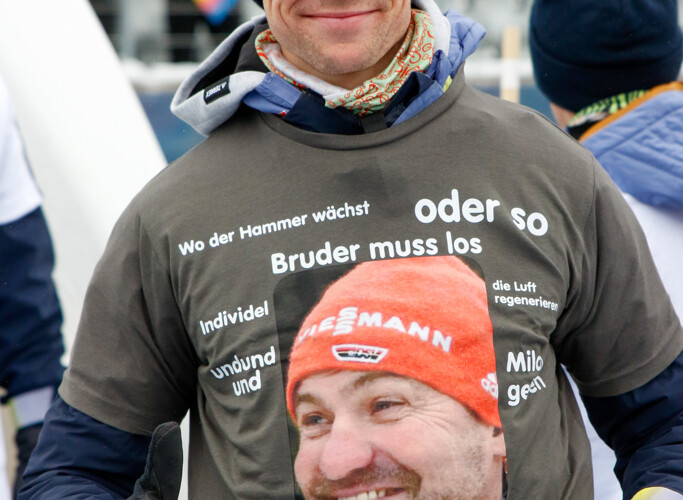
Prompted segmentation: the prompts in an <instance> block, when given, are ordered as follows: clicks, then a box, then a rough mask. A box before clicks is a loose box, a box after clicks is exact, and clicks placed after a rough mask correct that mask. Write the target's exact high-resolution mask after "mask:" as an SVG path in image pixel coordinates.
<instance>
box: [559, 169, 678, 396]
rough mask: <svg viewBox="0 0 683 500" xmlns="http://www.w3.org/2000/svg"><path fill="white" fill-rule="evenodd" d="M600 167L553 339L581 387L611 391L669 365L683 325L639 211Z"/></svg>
mask: <svg viewBox="0 0 683 500" xmlns="http://www.w3.org/2000/svg"><path fill="white" fill-rule="evenodd" d="M593 170H594V186H593V206H592V208H591V210H590V212H589V214H588V218H587V220H586V222H585V226H584V228H583V232H582V234H583V236H582V240H581V243H580V244H579V245H577V248H576V251H575V253H574V256H573V258H572V263H571V270H570V273H571V283H570V285H569V291H568V297H567V303H566V306H565V311H564V313H563V314H562V316H561V317H560V319H559V322H558V328H557V329H556V332H555V333H554V334H553V337H551V342H552V343H553V346H554V348H555V351H556V353H557V357H558V359H559V360H560V362H562V363H563V364H565V365H566V366H567V368H568V369H569V371H570V373H571V374H572V376H573V377H574V379H575V380H576V383H577V385H578V386H579V389H580V391H581V392H582V393H583V394H585V395H587V396H592V397H605V396H614V395H617V394H622V393H625V392H628V391H630V390H632V389H635V388H636V387H639V386H641V385H643V384H645V383H646V382H648V381H649V380H651V379H652V378H654V377H655V376H656V375H658V374H659V373H660V372H661V371H662V370H664V369H665V368H666V367H667V366H668V365H669V364H671V362H672V361H673V360H674V359H675V358H676V357H677V356H678V354H679V353H680V352H681V349H683V331H682V329H681V326H680V323H679V320H678V318H677V316H676V313H675V312H674V309H673V307H672V305H671V301H670V299H669V296H668V295H667V293H666V292H665V290H664V288H663V286H662V282H661V279H660V277H659V274H658V273H657V269H656V268H655V264H654V263H653V260H652V257H651V255H650V251H649V248H648V246H647V242H646V240H645V236H644V235H643V231H642V229H641V228H640V225H639V224H638V222H637V220H636V219H635V216H634V215H633V213H632V211H631V209H630V208H629V207H628V205H627V203H626V201H625V200H624V197H623V196H622V194H621V193H620V192H619V190H618V189H617V188H616V186H615V185H614V184H613V182H612V181H611V180H610V179H609V177H608V176H607V174H606V173H605V171H604V170H603V169H602V167H600V165H598V164H597V162H595V163H594V167H593ZM586 189H590V187H588V186H587V187H586Z"/></svg>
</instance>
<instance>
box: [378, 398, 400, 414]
mask: <svg viewBox="0 0 683 500" xmlns="http://www.w3.org/2000/svg"><path fill="white" fill-rule="evenodd" d="M405 404H406V403H405V401H402V400H398V399H377V400H375V401H373V402H372V405H371V411H372V413H373V414H382V415H384V414H386V413H392V414H393V413H394V412H398V411H399V410H400V409H401V408H403V407H404V406H405Z"/></svg>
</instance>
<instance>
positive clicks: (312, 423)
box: [299, 413, 330, 438]
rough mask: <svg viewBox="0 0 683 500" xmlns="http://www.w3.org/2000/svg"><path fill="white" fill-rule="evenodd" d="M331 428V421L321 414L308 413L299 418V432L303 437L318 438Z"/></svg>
mask: <svg viewBox="0 0 683 500" xmlns="http://www.w3.org/2000/svg"><path fill="white" fill-rule="evenodd" d="M329 428H330V421H329V419H328V418H326V417H325V416H323V415H321V414H320V413H306V414H304V415H302V416H301V418H299V432H300V433H301V436H302V437H307V438H316V437H318V436H322V435H323V434H325V433H326V432H327V431H328V429H329Z"/></svg>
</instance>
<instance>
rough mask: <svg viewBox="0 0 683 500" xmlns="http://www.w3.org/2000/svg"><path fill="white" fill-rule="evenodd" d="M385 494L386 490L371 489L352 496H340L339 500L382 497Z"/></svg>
mask: <svg viewBox="0 0 683 500" xmlns="http://www.w3.org/2000/svg"><path fill="white" fill-rule="evenodd" d="M386 494H387V490H373V491H367V492H365V493H361V494H360V495H356V496H353V497H344V498H340V499H339V500H373V499H375V498H384V497H385V496H386Z"/></svg>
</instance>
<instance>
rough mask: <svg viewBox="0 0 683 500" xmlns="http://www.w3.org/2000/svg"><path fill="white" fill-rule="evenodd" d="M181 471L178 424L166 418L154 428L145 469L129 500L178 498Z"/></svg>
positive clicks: (181, 454)
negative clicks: (167, 420) (165, 420)
mask: <svg viewBox="0 0 683 500" xmlns="http://www.w3.org/2000/svg"><path fill="white" fill-rule="evenodd" d="M182 475H183V442H182V438H181V435H180V426H179V425H178V424H177V423H176V422H166V423H163V424H161V425H160V426H159V427H157V428H156V429H154V434H152V442H151V443H150V445H149V452H148V453H147V463H146V464H145V472H144V473H143V474H142V476H140V478H139V479H138V480H137V481H136V482H135V489H134V490H133V494H132V495H131V496H130V497H128V500H177V499H178V493H179V492H180V481H181V480H182Z"/></svg>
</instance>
